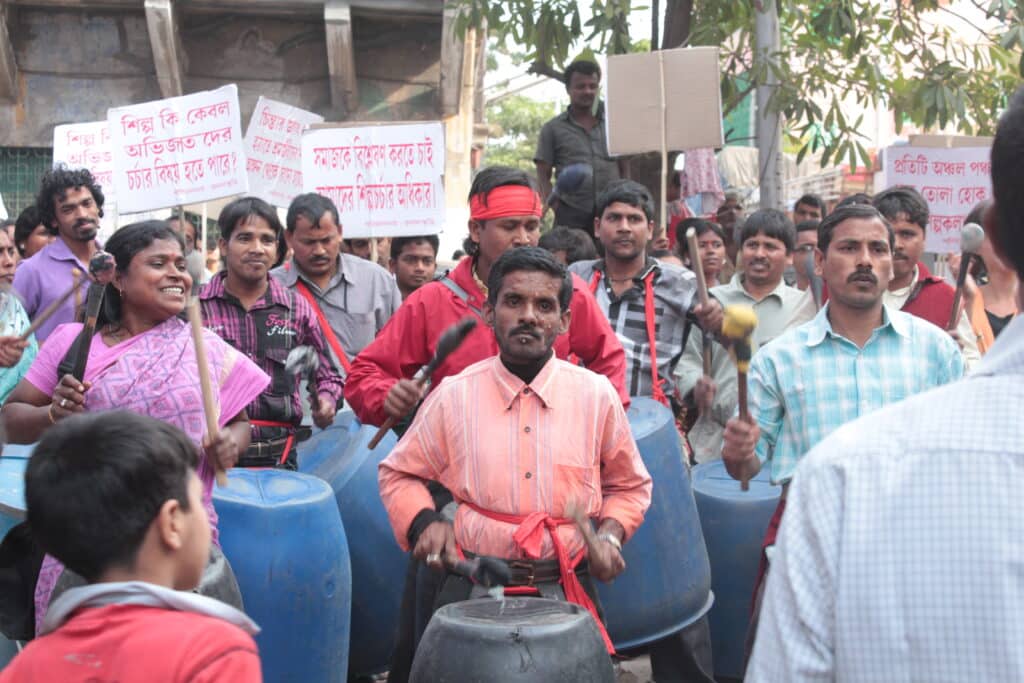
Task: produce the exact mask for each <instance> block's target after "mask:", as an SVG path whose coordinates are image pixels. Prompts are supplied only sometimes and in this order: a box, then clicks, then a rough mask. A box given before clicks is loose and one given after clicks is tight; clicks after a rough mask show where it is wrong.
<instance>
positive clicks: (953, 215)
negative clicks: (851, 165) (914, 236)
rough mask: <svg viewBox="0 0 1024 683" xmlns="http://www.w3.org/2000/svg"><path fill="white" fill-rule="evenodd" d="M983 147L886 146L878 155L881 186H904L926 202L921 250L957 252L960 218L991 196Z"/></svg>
mask: <svg viewBox="0 0 1024 683" xmlns="http://www.w3.org/2000/svg"><path fill="white" fill-rule="evenodd" d="M990 154H991V150H990V149H989V148H987V147H959V148H952V149H943V148H933V147H889V148H887V149H886V150H885V151H884V154H883V165H882V168H883V171H884V173H885V176H884V178H885V183H884V186H885V187H892V186H893V185H909V186H910V187H913V188H914V189H915V190H917V191H918V192H920V193H921V196H922V197H924V200H925V201H926V202H928V210H929V219H928V232H927V235H926V238H925V249H926V250H927V251H930V252H933V253H937V254H946V253H952V252H959V251H960V229H961V228H962V227H963V223H964V217H965V216H967V214H968V213H970V211H971V209H973V208H974V207H975V205H977V204H978V202H980V201H982V200H984V199H990V198H991V197H992V181H991V169H992V165H991V162H990V161H989V155H990Z"/></svg>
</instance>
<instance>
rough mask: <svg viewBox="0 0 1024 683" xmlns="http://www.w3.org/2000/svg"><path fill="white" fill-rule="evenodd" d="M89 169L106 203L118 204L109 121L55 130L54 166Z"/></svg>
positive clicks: (69, 125)
mask: <svg viewBox="0 0 1024 683" xmlns="http://www.w3.org/2000/svg"><path fill="white" fill-rule="evenodd" d="M57 164H65V165H66V166H68V167H69V168H87V169H89V172H90V173H92V177H93V178H95V179H96V182H97V183H99V185H100V187H101V188H102V189H103V195H104V198H105V200H106V201H107V202H113V201H116V199H115V198H116V196H117V190H116V189H115V188H114V182H113V180H114V155H113V152H112V147H111V146H110V125H109V124H108V123H107V122H106V121H90V122H88V123H68V124H64V125H61V126H54V128H53V165H54V166H56V165H57Z"/></svg>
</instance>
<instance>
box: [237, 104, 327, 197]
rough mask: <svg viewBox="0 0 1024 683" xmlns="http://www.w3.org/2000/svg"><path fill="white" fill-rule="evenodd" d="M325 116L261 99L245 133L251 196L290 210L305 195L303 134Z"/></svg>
mask: <svg viewBox="0 0 1024 683" xmlns="http://www.w3.org/2000/svg"><path fill="white" fill-rule="evenodd" d="M323 120H324V117H322V116H320V115H319V114H314V113H313V112H311V111H306V110H305V109H299V108H298V107H293V106H291V105H290V104H284V103H283V102H275V101H274V100H268V99H267V98H265V97H260V99H259V101H258V102H256V108H255V109H254V110H253V112H252V118H251V119H249V128H248V129H246V131H245V155H246V171H248V173H249V194H251V195H254V196H256V197H259V198H260V199H262V200H264V201H266V202H268V203H269V204H273V205H274V206H281V207H285V208H287V207H288V205H289V204H291V201H292V199H293V198H294V197H295V195H297V194H299V193H301V192H302V131H304V130H306V129H307V128H309V126H310V125H311V124H314V123H321V122H322V121H323Z"/></svg>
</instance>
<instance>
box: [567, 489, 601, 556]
mask: <svg viewBox="0 0 1024 683" xmlns="http://www.w3.org/2000/svg"><path fill="white" fill-rule="evenodd" d="M565 516H566V518H568V519H571V520H572V521H573V522H575V523H576V528H577V529H579V530H580V533H581V534H583V541H584V542H585V543H586V544H587V550H593V549H594V548H596V547H597V546H598V543H600V540H599V539H598V538H597V534H596V533H595V532H594V527H593V526H592V525H591V524H590V519H588V518H587V515H586V513H585V512H584V511H583V506H582V505H580V504H579V503H578V502H577V501H576V499H575V498H573V499H571V500H569V502H568V503H567V504H566V506H565Z"/></svg>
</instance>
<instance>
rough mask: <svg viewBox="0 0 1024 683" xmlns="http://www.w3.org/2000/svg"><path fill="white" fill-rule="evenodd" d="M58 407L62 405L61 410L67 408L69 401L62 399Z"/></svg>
mask: <svg viewBox="0 0 1024 683" xmlns="http://www.w3.org/2000/svg"><path fill="white" fill-rule="evenodd" d="M58 405H60V407H61V408H64V407H67V405H68V400H67V399H66V398H62V399H61V400H60V403H59V404H58Z"/></svg>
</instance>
